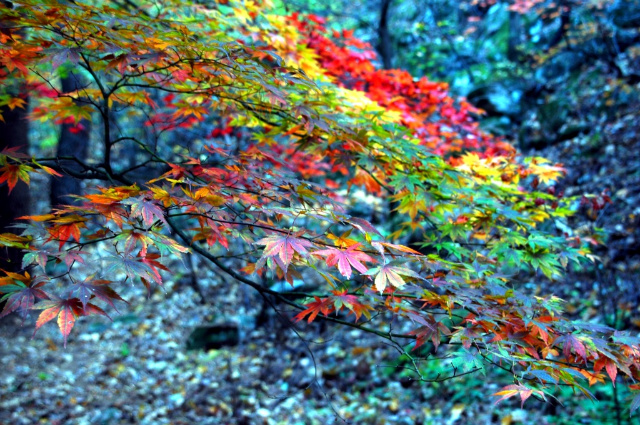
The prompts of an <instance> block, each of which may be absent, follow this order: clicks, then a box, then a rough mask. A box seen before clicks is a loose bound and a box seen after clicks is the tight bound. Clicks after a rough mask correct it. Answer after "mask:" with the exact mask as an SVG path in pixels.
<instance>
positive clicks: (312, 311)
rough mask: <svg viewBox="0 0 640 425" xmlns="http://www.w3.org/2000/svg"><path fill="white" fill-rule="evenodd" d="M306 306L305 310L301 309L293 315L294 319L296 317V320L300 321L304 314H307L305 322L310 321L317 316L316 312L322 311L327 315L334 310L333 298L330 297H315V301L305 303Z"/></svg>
mask: <svg viewBox="0 0 640 425" xmlns="http://www.w3.org/2000/svg"><path fill="white" fill-rule="evenodd" d="M307 307H308V308H307V309H306V310H303V311H301V312H300V313H298V314H296V316H295V317H294V319H296V322H299V321H301V320H302V319H304V318H305V316H307V315H309V318H308V319H307V322H308V323H311V322H313V320H314V319H315V318H316V317H317V316H318V314H320V313H322V314H324V315H325V316H327V315H328V314H330V313H331V312H332V311H334V308H333V300H332V299H331V298H319V297H315V301H312V302H310V303H309V304H307Z"/></svg>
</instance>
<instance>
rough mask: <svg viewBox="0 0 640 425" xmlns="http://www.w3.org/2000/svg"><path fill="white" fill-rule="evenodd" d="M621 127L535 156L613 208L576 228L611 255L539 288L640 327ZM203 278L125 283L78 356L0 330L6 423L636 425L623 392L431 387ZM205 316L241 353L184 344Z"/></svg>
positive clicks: (386, 349) (628, 156) (635, 210)
mask: <svg viewBox="0 0 640 425" xmlns="http://www.w3.org/2000/svg"><path fill="white" fill-rule="evenodd" d="M620 123H621V124H620V125H619V126H617V127H615V126H613V127H611V128H610V129H609V133H608V134H607V135H606V136H607V137H606V141H607V142H606V143H604V142H603V143H602V144H601V145H590V144H585V142H584V140H582V139H580V138H576V139H572V140H569V141H566V142H564V143H563V144H560V145H556V146H552V147H548V148H546V149H545V150H543V151H537V152H532V153H533V154H535V155H540V156H545V157H547V158H549V159H551V160H552V161H558V162H562V163H564V164H565V167H566V168H567V170H568V174H567V177H566V179H565V180H564V181H563V183H562V186H561V187H559V188H558V189H559V190H564V192H565V194H566V195H567V196H569V195H575V194H580V193H594V194H600V193H601V192H602V191H603V190H604V189H605V188H608V189H609V196H610V197H611V200H612V202H611V203H610V204H608V205H607V206H606V207H605V208H604V209H603V210H602V211H600V212H599V213H597V214H594V213H593V212H589V210H588V207H587V206H584V207H583V208H582V210H581V212H580V213H579V215H578V216H577V217H576V218H575V219H573V222H572V223H571V224H572V227H574V228H577V229H579V230H578V231H579V232H582V234H584V235H587V234H590V233H592V231H593V230H594V229H597V228H602V229H603V231H602V234H603V235H605V236H604V237H603V238H602V240H600V242H599V243H598V245H595V246H594V252H595V254H597V255H598V256H599V257H600V260H601V261H600V262H598V263H596V264H595V265H591V266H589V265H587V266H585V267H584V268H583V269H582V270H577V271H574V272H572V273H570V274H568V275H567V277H566V278H565V280H564V281H563V282H555V283H554V284H553V286H551V285H546V286H545V285H543V286H542V287H541V289H540V291H541V292H542V293H549V292H551V291H552V290H554V291H556V292H557V291H559V290H560V291H561V293H557V295H560V296H562V297H564V298H565V299H566V300H567V301H568V303H567V312H568V314H571V315H574V316H577V317H581V318H582V319H584V320H594V321H598V322H601V323H607V324H609V325H613V326H616V327H618V328H624V329H635V331H637V327H638V325H640V315H639V314H638V297H639V296H640V295H638V294H640V292H639V291H638V283H637V276H638V273H639V271H640V248H639V246H640V155H638V152H640V137H638V136H639V135H640V128H639V127H640V124H639V123H638V122H637V119H635V118H634V117H633V116H631V115H630V116H628V117H622V118H621V120H620ZM529 154H531V153H529ZM183 268H184V267H183ZM197 270H198V271H197V273H198V274H197V276H196V277H197V279H198V281H199V282H207V285H206V288H205V289H206V291H205V292H206V296H207V298H209V299H214V300H216V302H215V304H213V303H212V304H203V303H201V302H200V295H199V294H198V293H197V292H196V291H194V287H193V286H192V285H189V284H188V283H187V282H188V281H189V277H188V276H186V275H185V276H179V275H175V276H173V277H172V279H171V280H168V281H167V282H166V284H165V287H164V290H165V291H166V292H164V291H161V290H156V291H155V292H154V293H153V294H152V295H151V297H148V298H147V297H146V293H144V292H143V290H142V289H140V288H137V287H131V288H127V289H126V290H125V293H124V294H123V295H126V296H125V298H127V299H129V300H130V301H131V304H130V305H126V304H123V303H119V305H118V309H119V310H120V314H119V315H115V316H114V317H113V318H114V320H113V322H109V321H107V320H102V318H101V319H93V318H92V319H90V320H84V319H83V320H80V321H79V322H78V323H77V324H76V328H75V329H74V330H73V333H72V335H71V338H70V340H69V342H68V344H67V348H63V346H62V340H61V337H60V335H59V332H58V330H57V329H56V328H55V327H54V326H45V327H43V328H42V329H41V330H39V331H38V333H37V334H36V335H35V337H34V338H33V339H31V338H32V334H33V326H32V321H31V322H29V321H27V323H29V324H28V325H25V326H24V327H23V326H21V323H20V319H19V318H18V317H13V316H11V317H8V318H6V319H4V320H2V321H0V338H1V339H2V344H1V345H0V358H1V359H2V373H1V374H0V425H5V424H6V425H22V424H25V425H26V424H59V425H63V424H64V425H66V424H74V425H75V424H78V425H81V424H82V425H83V424H91V425H94V424H104V425H109V424H175V425H180V424H203V425H206V424H327V423H353V424H450V425H453V424H501V425H509V424H530V423H536V424H538V425H544V424H563V423H567V424H568V423H572V424H573V423H580V424H605V423H611V424H623V423H625V424H630V423H640V422H639V421H638V419H637V418H635V417H634V418H629V416H628V411H626V408H625V407H624V406H626V405H628V401H629V400H628V394H626V393H625V392H624V390H623V389H622V388H621V387H622V386H619V389H618V390H616V391H617V392H615V391H614V389H613V388H608V389H607V388H605V390H602V391H600V392H598V393H596V395H597V396H598V397H599V398H600V399H601V401H600V402H599V403H595V404H594V403H591V402H588V401H584V400H583V399H581V400H580V401H578V400H577V399H578V396H577V395H573V394H571V393H565V392H562V391H560V392H559V394H558V398H559V400H560V401H561V402H562V403H563V404H564V405H563V406H552V405H550V404H544V403H542V402H539V401H537V400H530V401H528V402H527V404H526V405H525V408H524V409H521V408H519V405H518V404H517V403H516V402H513V403H510V402H505V403H504V404H500V405H498V406H494V405H493V401H494V399H495V397H491V394H493V393H494V392H496V391H497V389H498V388H499V387H501V386H504V385H508V384H509V383H511V382H508V381H507V380H506V376H501V375H500V374H496V373H488V374H487V375H486V376H484V375H482V374H479V373H477V374H472V375H468V376H465V377H461V378H458V379H455V380H451V381H446V382H443V383H420V382H418V381H416V380H415V379H413V378H415V376H413V375H412V374H411V372H409V371H407V370H405V369H402V368H398V367H390V366H394V365H397V364H398V353H397V351H396V350H395V349H394V348H392V347H390V346H388V345H386V344H384V342H383V341H382V340H380V339H379V338H377V337H375V336H371V335H368V334H363V333H361V332H359V331H355V330H349V329H346V328H335V327H333V326H329V325H327V326H324V325H321V324H315V323H314V324H313V325H306V323H304V322H301V323H300V324H297V325H296V326H295V327H293V326H291V325H290V324H288V323H285V321H284V320H281V319H282V318H281V317H280V318H279V317H277V316H276V315H275V314H272V315H271V316H270V317H268V318H267V320H266V321H264V323H257V324H256V319H255V317H256V315H257V314H258V313H259V310H260V306H261V302H260V299H259V297H258V295H257V294H254V293H251V292H250V290H249V289H247V288H242V287H239V286H238V285H236V284H233V283H228V282H226V281H224V280H223V279H221V278H220V277H219V276H215V275H214V274H213V273H212V272H211V271H210V270H207V269H205V268H197ZM563 288H564V289H563ZM127 292H128V293H127ZM256 306H257V307H256ZM282 315H283V317H291V316H292V312H288V311H286V310H282ZM260 322H262V320H261V321H260ZM207 323H216V324H226V325H228V326H231V327H232V328H237V329H238V331H239V339H238V341H237V344H235V342H234V344H233V345H230V346H227V347H222V348H219V349H212V350H208V351H203V350H192V351H189V350H187V348H186V347H187V340H188V337H189V334H190V332H191V330H193V329H194V328H195V327H197V326H201V325H204V324H207ZM441 350H443V348H441ZM438 367H439V366H438V365H436V364H434V366H433V370H431V371H430V373H432V374H433V376H436V375H437V373H439V372H440V370H439V369H438ZM440 367H441V365H440ZM427 369H428V366H427ZM616 400H617V401H616ZM616 406H622V407H619V408H617V407H616ZM616 411H618V412H619V413H621V415H620V416H619V417H618V416H617V415H616Z"/></svg>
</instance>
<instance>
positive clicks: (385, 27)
mask: <svg viewBox="0 0 640 425" xmlns="http://www.w3.org/2000/svg"><path fill="white" fill-rule="evenodd" d="M381 1H382V4H381V6H380V21H379V23H378V53H379V54H380V59H381V60H382V66H383V67H384V69H391V59H392V58H393V46H392V44H391V32H390V31H389V7H390V6H391V2H392V1H393V0H381Z"/></svg>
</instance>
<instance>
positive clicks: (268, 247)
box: [254, 235, 313, 273]
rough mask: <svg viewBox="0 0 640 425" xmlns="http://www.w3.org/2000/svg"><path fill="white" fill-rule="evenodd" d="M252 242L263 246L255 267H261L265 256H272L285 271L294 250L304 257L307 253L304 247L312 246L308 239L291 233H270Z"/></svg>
mask: <svg viewBox="0 0 640 425" xmlns="http://www.w3.org/2000/svg"><path fill="white" fill-rule="evenodd" d="M254 244H256V245H264V246H265V247H264V251H263V253H262V257H260V260H259V261H258V263H257V264H256V269H260V268H262V265H263V264H264V261H265V260H266V259H267V258H273V259H274V260H275V261H276V262H277V263H278V265H279V266H280V268H281V269H282V271H284V272H285V273H286V272H287V269H288V268H289V264H291V260H293V255H294V254H295V253H296V252H297V253H298V254H300V255H302V256H303V257H306V256H307V255H308V254H309V252H308V251H307V249H306V248H308V247H310V246H313V244H312V243H311V242H309V241H308V240H306V239H300V238H296V237H294V236H291V235H285V236H283V235H271V236H267V237H266V238H262V239H260V240H259V241H256V242H254Z"/></svg>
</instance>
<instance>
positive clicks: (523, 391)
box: [493, 385, 546, 407]
mask: <svg viewBox="0 0 640 425" xmlns="http://www.w3.org/2000/svg"><path fill="white" fill-rule="evenodd" d="M534 393H535V394H538V395H539V396H540V397H542V399H543V400H546V397H545V395H544V393H543V392H542V391H539V390H534V389H531V388H529V387H525V386H524V385H507V386H506V387H503V388H502V389H501V390H500V391H498V392H497V393H494V394H493V395H499V396H501V397H500V398H499V399H498V400H496V402H495V403H493V405H494V406H495V405H496V404H498V403H500V402H501V401H503V400H506V399H508V398H510V397H513V396H515V395H519V396H520V399H521V400H522V403H521V405H520V407H523V406H524V402H525V401H527V399H528V398H529V397H531V395H532V394H534Z"/></svg>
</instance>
